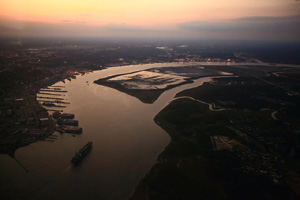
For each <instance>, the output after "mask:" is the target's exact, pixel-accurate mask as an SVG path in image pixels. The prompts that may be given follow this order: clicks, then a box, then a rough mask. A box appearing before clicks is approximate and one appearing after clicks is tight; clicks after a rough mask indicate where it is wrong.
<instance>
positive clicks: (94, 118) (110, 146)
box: [0, 64, 208, 199]
mask: <svg viewBox="0 0 300 200" xmlns="http://www.w3.org/2000/svg"><path fill="white" fill-rule="evenodd" d="M174 65H178V66H179V65H180V64H153V65H137V66H128V67H116V68H109V69H106V70H103V71H97V72H94V73H90V74H86V75H84V76H77V78H76V79H73V80H72V81H66V83H62V82H59V83H57V84H55V85H60V86H65V89H66V90H67V91H68V93H67V94H66V95H67V96H66V97H65V98H67V99H68V101H69V102H70V104H68V105H67V107H66V108H64V109H63V110H64V111H65V112H70V113H74V114H75V119H76V120H78V121H79V126H80V127H82V128H83V133H82V134H81V135H76V137H72V135H71V134H62V135H60V134H59V133H55V135H58V139H57V140H54V142H49V141H40V142H37V143H33V144H31V145H29V146H25V147H22V148H20V149H18V150H17V151H16V154H15V157H16V159H17V160H19V161H20V162H21V163H22V164H23V165H24V166H25V167H26V169H27V170H28V171H29V173H27V172H26V171H25V170H24V169H23V168H21V167H20V166H19V165H18V163H17V162H16V161H15V160H14V159H12V158H10V157H9V156H7V155H0V159H1V163H2V164H1V165H0V170H1V174H2V175H1V185H2V187H1V188H2V189H1V193H2V194H3V195H4V196H5V197H14V198H17V199H18V198H19V199H40V198H43V199H66V198H68V199H69V198H73V199H126V198H128V197H129V196H130V195H131V193H132V192H133V190H134V188H135V185H136V184H137V183H138V181H139V180H140V179H141V177H142V176H143V175H144V174H146V173H147V171H148V170H149V169H150V167H151V166H152V165H153V164H154V163H155V160H156V158H157V156H158V155H159V153H160V152H161V151H162V150H163V149H164V147H165V146H166V145H167V144H168V142H169V136H168V135H167V133H165V131H164V130H162V129H161V128H160V127H159V126H157V125H156V124H155V123H154V121H153V118H154V117H155V115H156V114H157V113H158V112H159V111H160V110H161V109H163V108H164V107H165V106H166V105H167V104H168V102H169V101H171V100H172V99H173V97H174V96H175V94H176V93H177V92H179V91H181V90H183V89H187V88H189V87H195V86H197V85H200V84H201V83H202V82H203V81H204V80H208V78H202V79H199V80H197V81H196V82H195V83H192V84H187V85H182V86H180V87H176V88H173V89H171V90H168V91H167V92H165V93H163V94H162V95H161V96H160V98H159V99H158V100H157V101H156V102H155V103H154V104H144V103H142V102H140V101H139V100H138V99H136V98H134V97H131V96H129V95H127V94H125V93H121V92H119V91H117V90H114V89H112V88H108V87H104V86H99V85H97V84H94V83H93V81H95V80H97V79H99V78H102V77H106V76H111V75H114V74H121V73H125V72H130V71H136V70H141V69H147V68H152V67H163V66H174ZM129 122H130V123H129ZM87 141H93V149H92V151H91V152H90V154H89V155H87V156H86V158H85V159H84V161H83V162H82V163H80V164H79V165H78V166H76V167H72V166H71V164H70V160H71V158H72V156H73V155H74V153H75V152H76V151H78V150H79V149H80V148H81V147H82V146H83V145H84V144H85V143H86V142H87Z"/></svg>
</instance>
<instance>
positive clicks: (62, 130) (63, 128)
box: [56, 125, 82, 134]
mask: <svg viewBox="0 0 300 200" xmlns="http://www.w3.org/2000/svg"><path fill="white" fill-rule="evenodd" d="M56 131H58V132H59V133H77V134H80V133H82V128H81V127H74V126H65V125H62V126H58V127H56Z"/></svg>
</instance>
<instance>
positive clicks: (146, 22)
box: [0, 0, 300, 40]
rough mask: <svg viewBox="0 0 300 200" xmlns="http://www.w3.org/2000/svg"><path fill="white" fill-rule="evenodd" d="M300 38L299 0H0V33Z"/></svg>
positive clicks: (26, 34)
mask: <svg viewBox="0 0 300 200" xmlns="http://www.w3.org/2000/svg"><path fill="white" fill-rule="evenodd" d="M14 31H15V33H14V34H19V35H24V36H75V37H77V36H83V37H108V36H111V37H154V38H155V37H162V38H168V37H169V38H199V39H270V40H299V39H298V37H299V35H300V1H299V0H226V1H225V0H1V1H0V34H1V35H5V34H8V35H9V34H13V32H14Z"/></svg>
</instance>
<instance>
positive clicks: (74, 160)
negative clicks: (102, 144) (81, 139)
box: [71, 142, 93, 164]
mask: <svg viewBox="0 0 300 200" xmlns="http://www.w3.org/2000/svg"><path fill="white" fill-rule="evenodd" d="M92 144H93V142H88V143H87V144H86V145H84V146H83V147H82V148H81V149H80V150H79V151H78V152H76V153H75V155H74V156H73V157H72V160H71V163H72V164H78V163H79V162H80V161H81V160H82V159H83V158H84V157H85V156H86V155H87V154H88V153H89V152H90V151H91V149H92Z"/></svg>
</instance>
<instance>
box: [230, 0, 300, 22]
mask: <svg viewBox="0 0 300 200" xmlns="http://www.w3.org/2000/svg"><path fill="white" fill-rule="evenodd" d="M299 1H300V0H299ZM233 21H241V22H251V21H252V22H281V21H300V15H295V16H282V17H272V16H269V17H268V16H267V17H265V16H252V17H242V18H237V19H233Z"/></svg>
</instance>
